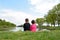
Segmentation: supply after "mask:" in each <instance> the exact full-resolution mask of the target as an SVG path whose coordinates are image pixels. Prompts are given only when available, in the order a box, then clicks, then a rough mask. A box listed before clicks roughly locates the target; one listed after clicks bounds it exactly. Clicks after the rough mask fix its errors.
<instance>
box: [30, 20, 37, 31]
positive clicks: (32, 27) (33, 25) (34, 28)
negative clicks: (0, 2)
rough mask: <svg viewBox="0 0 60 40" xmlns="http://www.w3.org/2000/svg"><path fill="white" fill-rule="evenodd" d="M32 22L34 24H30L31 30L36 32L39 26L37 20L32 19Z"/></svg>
mask: <svg viewBox="0 0 60 40" xmlns="http://www.w3.org/2000/svg"><path fill="white" fill-rule="evenodd" d="M31 23H32V25H31V26H30V30H31V31H32V32H36V28H37V26H36V24H35V21H34V20H32V21H31Z"/></svg>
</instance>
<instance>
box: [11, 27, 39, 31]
mask: <svg viewBox="0 0 60 40" xmlns="http://www.w3.org/2000/svg"><path fill="white" fill-rule="evenodd" d="M38 30H39V29H38V28H37V29H36V31H38ZM10 31H13V32H17V31H24V28H23V27H15V28H13V29H12V30H10Z"/></svg>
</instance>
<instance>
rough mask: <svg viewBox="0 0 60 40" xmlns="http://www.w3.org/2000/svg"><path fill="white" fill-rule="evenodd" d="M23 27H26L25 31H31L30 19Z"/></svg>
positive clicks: (26, 20)
mask: <svg viewBox="0 0 60 40" xmlns="http://www.w3.org/2000/svg"><path fill="white" fill-rule="evenodd" d="M23 27H24V31H30V23H29V19H28V18H26V19H25V23H24V25H23Z"/></svg>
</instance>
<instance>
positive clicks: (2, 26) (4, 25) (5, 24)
mask: <svg viewBox="0 0 60 40" xmlns="http://www.w3.org/2000/svg"><path fill="white" fill-rule="evenodd" d="M15 26H16V25H15V24H13V23H11V22H7V21H5V20H1V19H0V30H5V29H9V28H12V27H15Z"/></svg>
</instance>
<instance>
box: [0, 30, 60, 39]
mask: <svg viewBox="0 0 60 40" xmlns="http://www.w3.org/2000/svg"><path fill="white" fill-rule="evenodd" d="M0 40H60V30H54V31H50V32H46V31H44V32H20V31H19V32H4V31H0Z"/></svg>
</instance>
